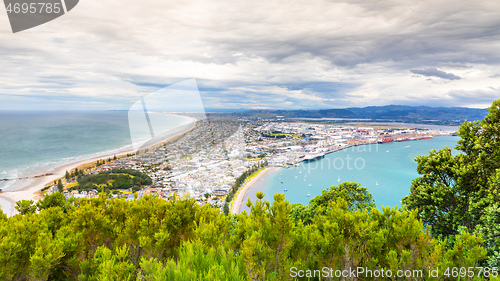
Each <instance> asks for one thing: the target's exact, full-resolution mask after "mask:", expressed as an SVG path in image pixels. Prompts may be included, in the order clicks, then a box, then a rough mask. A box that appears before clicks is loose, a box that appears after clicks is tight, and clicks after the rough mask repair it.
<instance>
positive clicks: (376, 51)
mask: <svg viewBox="0 0 500 281" xmlns="http://www.w3.org/2000/svg"><path fill="white" fill-rule="evenodd" d="M0 73H1V76H0V109H1V110H5V109H128V108H129V107H130V106H131V105H132V104H133V103H134V102H135V101H137V99H139V98H140V97H141V96H144V95H146V94H148V93H151V92H154V91H156V90H158V89H160V88H162V87H165V86H168V85H171V84H174V83H177V82H180V81H183V80H186V79H190V78H195V79H196V80H197V82H198V86H199V88H200V93H201V97H202V100H203V103H204V106H205V107H206V108H255V109H257V108H289V109H298V108H304V109H311V108H343V107H351V106H368V105H387V104H404V105H429V106H464V107H479V108H484V107H487V106H488V105H489V104H490V103H491V102H492V101H493V100H495V99H498V98H500V2H499V1H491V0H476V1H469V0H467V1H459V0H458V1H457V0H453V1H449V0H442V1H435V0H432V1H418V0H417V1H406V0H403V1H401V0H393V1H385V0H379V1H366V0H345V1H326V0H312V1H281V0H280V1H276V0H253V1H234V0H226V1H207V0H205V1H190V0H189V1H187V0H175V1H165V0H143V1H136V0H133V1H131V0H106V1H102V0H81V1H80V3H79V4H78V6H76V7H75V8H74V9H73V10H72V11H70V12H69V13H68V14H66V15H64V16H62V17H60V18H58V19H56V20H54V21H51V22H49V23H46V24H44V25H41V26H39V27H36V28H33V29H30V30H26V31H22V32H19V33H15V34H14V33H12V31H11V29H10V25H9V21H8V18H7V14H6V13H5V11H3V12H1V11H0Z"/></svg>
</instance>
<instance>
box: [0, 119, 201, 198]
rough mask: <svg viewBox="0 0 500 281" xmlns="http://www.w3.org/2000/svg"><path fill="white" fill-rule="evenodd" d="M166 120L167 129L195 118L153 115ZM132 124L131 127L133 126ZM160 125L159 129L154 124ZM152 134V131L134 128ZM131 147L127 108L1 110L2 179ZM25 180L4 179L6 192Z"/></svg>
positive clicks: (43, 170)
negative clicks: (37, 110) (102, 109)
mask: <svg viewBox="0 0 500 281" xmlns="http://www.w3.org/2000/svg"><path fill="white" fill-rule="evenodd" d="M149 115H150V117H152V118H153V117H154V118H155V119H158V120H161V124H162V126H161V128H159V129H161V130H162V131H168V130H169V129H174V128H177V127H179V126H180V125H185V124H189V123H190V122H192V120H193V119H191V118H189V117H184V116H178V115H168V114H160V113H149ZM133 124H134V123H133V122H132V123H131V126H133ZM155 129H156V128H155ZM138 132H139V133H141V132H142V134H144V136H143V138H142V139H147V138H150V136H151V135H150V132H149V130H137V129H135V130H134V134H135V138H136V139H137V138H139V139H141V136H140V135H139V136H137V134H138ZM131 148H132V139H131V134H130V130H129V120H128V112H127V111H71V112H70V111H60V112H47V111H39V112H26V111H1V112H0V179H16V178H20V177H29V176H34V175H37V174H40V173H43V172H50V171H51V170H53V169H54V168H55V167H58V166H62V165H65V164H69V163H73V162H77V161H80V160H84V159H87V158H91V157H96V156H100V155H106V154H112V153H119V152H120V151H124V150H126V149H131ZM20 182H22V181H14V180H10V181H0V189H2V190H4V191H8V190H16V189H19V188H21V187H22V186H21V185H20Z"/></svg>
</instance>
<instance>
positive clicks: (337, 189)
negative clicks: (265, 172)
mask: <svg viewBox="0 0 500 281" xmlns="http://www.w3.org/2000/svg"><path fill="white" fill-rule="evenodd" d="M339 199H343V200H344V201H346V202H347V205H348V209H349V210H351V211H355V210H364V209H371V208H375V203H374V201H373V196H372V194H371V193H370V192H368V189H367V188H366V187H361V186H360V184H359V183H355V182H343V183H341V184H339V185H332V186H330V187H329V188H328V189H324V190H322V191H321V195H318V196H316V197H314V198H313V199H311V201H309V205H308V206H303V205H302V204H300V203H297V204H294V205H293V206H292V210H293V211H292V213H291V215H292V217H293V218H294V219H295V220H299V219H300V220H302V221H303V222H304V223H310V222H311V221H312V218H313V217H314V216H315V215H316V214H317V213H321V212H323V211H324V210H325V209H326V208H327V207H328V204H329V203H330V202H333V201H337V200H339Z"/></svg>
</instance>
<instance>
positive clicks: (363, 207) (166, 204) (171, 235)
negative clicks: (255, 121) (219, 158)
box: [0, 183, 486, 280]
mask: <svg viewBox="0 0 500 281" xmlns="http://www.w3.org/2000/svg"><path fill="white" fill-rule="evenodd" d="M330 190H340V191H341V192H342V191H345V190H347V191H354V193H353V192H344V194H351V195H353V196H350V197H349V198H348V199H349V200H350V201H349V202H350V203H348V202H347V201H346V200H344V197H343V196H340V197H338V198H331V197H330V195H331V193H330V192H329V191H325V192H324V193H323V194H322V195H319V196H317V197H315V198H314V199H313V200H314V201H315V202H316V203H317V204H315V205H314V207H308V210H307V211H306V212H310V214H309V216H308V217H309V218H311V219H310V221H308V222H307V223H304V222H303V221H302V219H300V216H301V215H299V214H297V213H296V211H295V210H293V207H292V205H290V204H289V203H288V202H287V201H285V200H284V195H283V194H275V195H274V203H273V204H270V203H269V202H267V201H263V200H262V198H263V196H264V195H263V194H262V193H259V194H258V198H259V199H258V200H257V201H256V202H255V203H254V204H252V203H250V202H249V203H248V204H249V205H250V207H251V212H250V213H246V212H244V213H241V214H238V215H235V216H226V215H224V214H223V213H221V212H220V211H219V209H216V208H212V207H209V206H199V205H198V204H196V202H195V201H194V200H192V199H190V200H172V201H165V200H162V199H159V198H156V197H150V196H147V197H143V198H141V199H138V200H130V201H127V200H124V199H108V198H105V197H104V196H101V197H99V198H93V199H78V200H77V199H70V200H65V198H64V196H63V195H62V194H61V193H55V194H53V195H50V196H47V197H46V198H45V199H44V200H41V201H39V202H38V203H36V204H34V203H32V202H28V203H30V207H28V208H26V207H25V208H20V207H19V206H18V209H19V211H20V214H18V215H15V216H13V217H10V218H7V217H6V216H5V215H3V214H2V215H1V218H0V279H1V280H290V279H292V278H291V276H290V268H292V267H296V268H303V269H321V268H323V267H330V268H333V269H339V270H343V269H349V268H356V267H358V266H359V267H366V268H369V269H385V270H389V269H390V270H395V271H396V270H404V269H411V270H414V269H417V270H422V271H423V272H425V273H426V274H427V272H428V270H429V269H431V268H436V267H440V268H443V267H455V266H456V267H473V266H476V265H479V263H480V262H481V261H482V260H484V258H485V257H486V249H484V248H483V247H481V242H482V239H481V238H480V237H479V236H478V235H477V234H473V233H468V232H466V231H462V232H460V233H459V234H458V235H456V236H455V240H454V243H453V245H449V244H447V243H446V241H445V240H441V239H438V238H433V237H432V236H431V235H430V233H428V232H427V231H426V230H424V225H423V223H422V221H420V220H419V219H418V218H417V212H416V211H410V212H409V211H404V210H396V209H391V208H389V207H388V208H385V209H384V210H383V212H380V211H379V210H378V209H372V208H370V206H371V203H372V202H370V200H368V201H366V200H365V199H366V198H369V197H370V196H369V194H368V193H367V192H366V190H365V189H363V188H359V185H358V184H355V183H343V184H341V185H339V186H334V187H332V188H331V189H330ZM302 211H304V210H302ZM304 279H306V278H304ZM375 279H377V278H361V280H375ZM417 279H418V278H417ZM455 279H456V278H451V277H450V278H445V280H455ZM309 280H319V278H310V279H309ZM321 280H336V278H333V279H328V278H322V279H321ZM353 280H354V279H353ZM394 280H396V279H394ZM420 280H422V279H421V278H420ZM425 280H434V279H432V278H430V279H429V278H426V279H425ZM435 280H437V278H436V279H435ZM439 280H443V278H440V279H439Z"/></svg>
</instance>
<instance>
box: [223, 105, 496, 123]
mask: <svg viewBox="0 0 500 281" xmlns="http://www.w3.org/2000/svg"><path fill="white" fill-rule="evenodd" d="M230 114H231V115H232V116H237V117H247V118H276V116H283V117H285V118H318V119H320V118H334V119H368V120H370V121H385V122H387V121H394V122H407V123H408V122H412V123H435V124H458V123H460V122H463V121H475V120H480V119H483V118H484V117H485V116H486V115H487V114H488V111H487V109H477V108H466V107H430V106H407V105H386V106H368V107H351V108H344V109H319V110H248V111H242V112H233V113H230ZM363 121H366V120H363Z"/></svg>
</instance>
